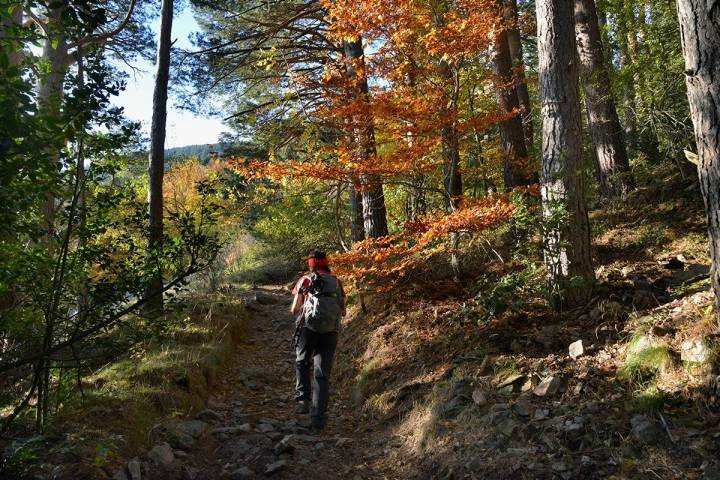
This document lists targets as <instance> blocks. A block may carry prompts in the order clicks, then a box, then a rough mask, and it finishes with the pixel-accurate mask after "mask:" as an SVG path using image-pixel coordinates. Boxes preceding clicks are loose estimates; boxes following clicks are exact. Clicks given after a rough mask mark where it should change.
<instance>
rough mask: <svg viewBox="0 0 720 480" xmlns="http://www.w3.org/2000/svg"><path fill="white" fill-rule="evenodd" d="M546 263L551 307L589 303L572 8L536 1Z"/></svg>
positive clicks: (566, 4) (551, 0)
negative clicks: (587, 301)
mask: <svg viewBox="0 0 720 480" xmlns="http://www.w3.org/2000/svg"><path fill="white" fill-rule="evenodd" d="M536 9H537V25H538V59H539V76H540V113H541V118H542V178H541V184H542V202H543V216H544V219H545V222H546V224H547V225H546V227H545V239H544V242H545V246H544V256H545V264H546V267H547V269H548V283H549V288H550V295H551V300H552V303H553V306H554V307H555V308H557V309H559V308H561V307H562V306H564V305H566V306H573V305H578V304H580V303H582V302H583V301H584V300H586V299H587V297H588V293H589V291H590V286H591V285H592V282H593V281H594V272H593V268H592V263H591V258H590V225H589V221H588V216H587V210H586V206H585V197H584V193H585V185H584V180H583V174H582V136H581V126H580V104H579V92H578V65H577V61H576V60H575V59H576V51H575V31H574V23H575V22H574V18H573V6H572V4H571V3H570V2H568V1H564V0H538V1H537V2H536Z"/></svg>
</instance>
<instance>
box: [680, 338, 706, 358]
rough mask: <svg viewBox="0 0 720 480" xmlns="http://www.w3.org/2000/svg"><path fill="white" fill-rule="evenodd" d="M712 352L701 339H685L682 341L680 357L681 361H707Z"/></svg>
mask: <svg viewBox="0 0 720 480" xmlns="http://www.w3.org/2000/svg"><path fill="white" fill-rule="evenodd" d="M711 357H712V352H711V351H710V349H709V348H708V346H707V345H706V344H705V342H704V341H702V340H697V339H695V340H685V341H684V342H683V343H682V347H681V351H680V358H681V359H682V361H683V362H692V363H707V362H708V361H709V360H710V358H711Z"/></svg>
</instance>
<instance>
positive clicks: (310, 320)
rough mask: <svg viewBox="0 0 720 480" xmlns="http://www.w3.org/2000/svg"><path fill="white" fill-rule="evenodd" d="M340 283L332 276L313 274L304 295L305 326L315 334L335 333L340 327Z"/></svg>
mask: <svg viewBox="0 0 720 480" xmlns="http://www.w3.org/2000/svg"><path fill="white" fill-rule="evenodd" d="M341 295H342V292H341V290H340V283H339V282H338V279H337V278H335V277H334V276H333V275H323V274H318V273H313V274H312V275H311V276H310V286H309V287H308V289H307V292H306V294H305V296H306V299H305V304H304V305H303V312H304V314H305V326H306V327H307V328H309V329H310V330H312V331H313V332H316V333H331V332H337V331H338V330H339V327H340V317H341V316H342V315H341V313H342V310H341V307H340V296H341Z"/></svg>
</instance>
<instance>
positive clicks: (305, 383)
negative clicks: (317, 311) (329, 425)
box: [295, 328, 338, 428]
mask: <svg viewBox="0 0 720 480" xmlns="http://www.w3.org/2000/svg"><path fill="white" fill-rule="evenodd" d="M337 338H338V334H337V333H316V332H313V331H312V330H309V329H308V328H303V329H302V333H301V334H300V338H299V339H298V344H297V347H296V348H295V374H296V377H297V382H296V384H295V391H296V394H295V399H296V400H297V401H300V400H310V399H311V395H310V359H312V361H313V384H312V404H311V407H310V416H311V418H312V423H313V425H314V426H316V427H320V428H322V427H323V426H324V425H325V411H326V410H327V404H328V398H329V397H330V387H329V385H328V380H329V378H330V370H331V369H332V364H333V355H334V354H335V347H336V346H337Z"/></svg>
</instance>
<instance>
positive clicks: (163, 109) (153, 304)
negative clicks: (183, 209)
mask: <svg viewBox="0 0 720 480" xmlns="http://www.w3.org/2000/svg"><path fill="white" fill-rule="evenodd" d="M172 22H173V0H163V1H162V7H161V11H160V39H159V41H158V51H157V61H156V64H157V65H156V66H157V70H156V73H155V90H154V91H153V113H152V123H151V126H150V158H149V167H148V174H149V179H148V217H149V225H148V266H149V267H150V272H151V274H150V278H149V279H148V288H147V295H148V297H149V298H150V300H149V301H148V303H147V304H146V305H147V308H146V312H147V313H148V314H151V315H159V314H160V313H162V310H163V297H162V289H163V276H162V273H163V272H162V269H161V265H160V262H159V255H160V250H161V249H162V246H163V177H164V175H165V133H166V132H165V131H166V123H167V97H168V81H169V77H170V47H171V42H172V40H171V34H172Z"/></svg>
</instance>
